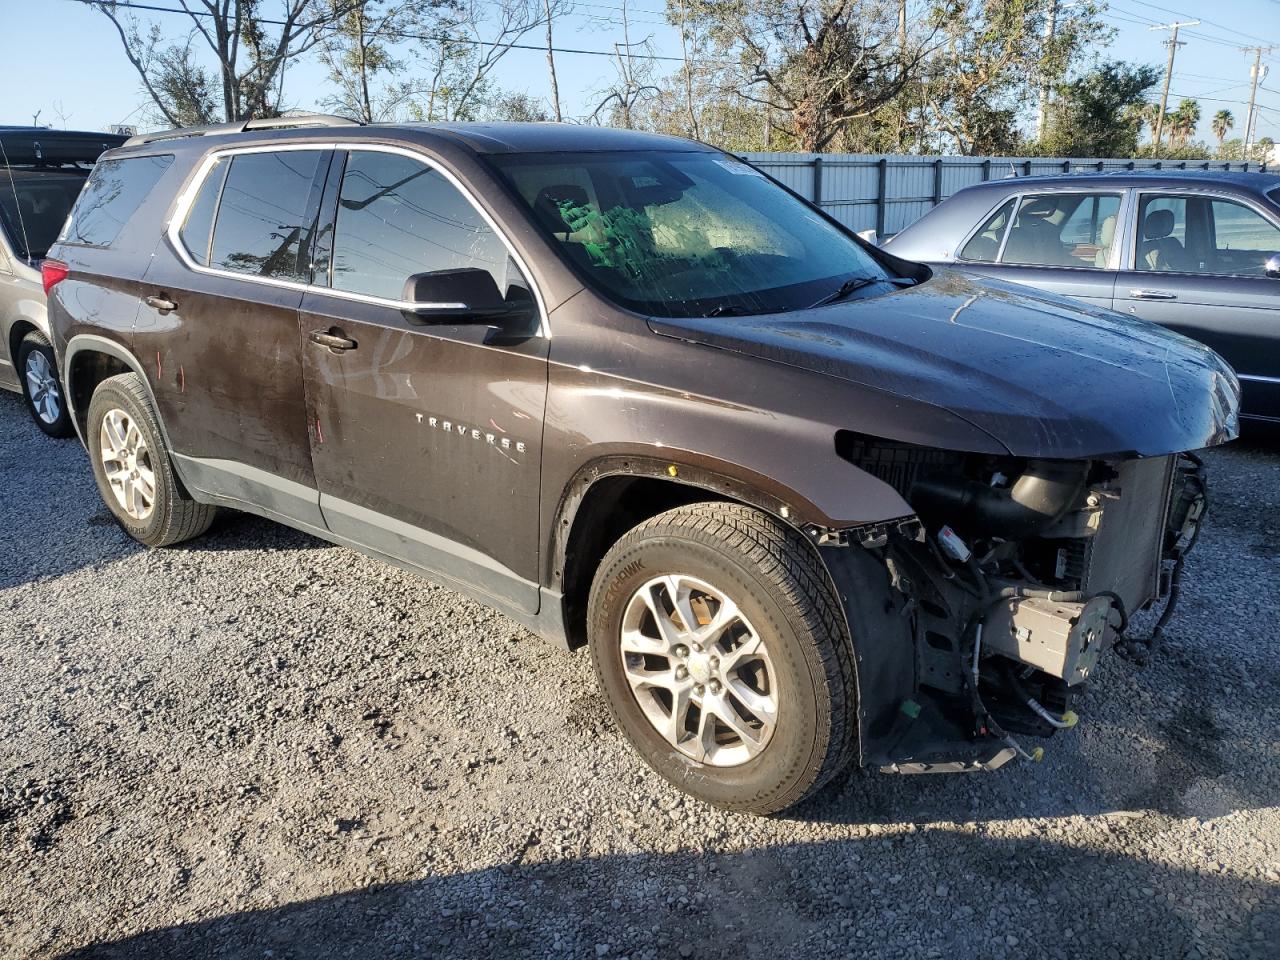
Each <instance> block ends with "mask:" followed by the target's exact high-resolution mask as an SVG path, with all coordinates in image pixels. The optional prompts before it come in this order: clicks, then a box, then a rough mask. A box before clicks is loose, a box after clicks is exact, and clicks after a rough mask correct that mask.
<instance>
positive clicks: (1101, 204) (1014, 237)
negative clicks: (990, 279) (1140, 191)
mask: <svg viewBox="0 0 1280 960" xmlns="http://www.w3.org/2000/svg"><path fill="white" fill-rule="evenodd" d="M1119 212H1120V195H1119V194H1115V193H1045V194H1035V195H1032V196H1027V197H1023V198H1022V202H1021V203H1020V204H1019V205H1018V212H1017V214H1016V215H1015V216H1014V218H1013V226H1012V227H1010V229H1009V239H1008V240H1006V241H1005V247H1004V255H1003V256H1002V257H1001V262H1002V263H1017V264H1026V265H1031V266H1046V267H1105V266H1106V265H1107V263H1108V260H1109V258H1110V255H1111V245H1112V243H1113V242H1114V241H1115V232H1116V217H1117V215H1118V214H1119Z"/></svg>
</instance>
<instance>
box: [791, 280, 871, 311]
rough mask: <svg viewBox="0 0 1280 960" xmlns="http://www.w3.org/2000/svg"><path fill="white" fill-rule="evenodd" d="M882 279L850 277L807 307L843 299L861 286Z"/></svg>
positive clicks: (866, 285) (821, 305) (811, 307)
mask: <svg viewBox="0 0 1280 960" xmlns="http://www.w3.org/2000/svg"><path fill="white" fill-rule="evenodd" d="M883 279H884V278H883V277H850V278H849V279H848V280H846V281H845V282H844V283H842V284H840V286H839V287H838V288H837V289H836V290H834V291H833V292H831V293H829V294H827V295H826V296H825V297H823V298H822V299H821V300H818V301H817V302H816V303H811V304H809V309H810V310H812V309H813V308H814V307H825V306H826V305H827V304H828V303H835V302H836V301H837V300H843V299H844V298H845V297H847V296H848V295H849V294H851V293H853V291H855V290H861V289H862V288H863V287H868V286H870V285H871V284H873V283H879V282H880V281H881V280H883Z"/></svg>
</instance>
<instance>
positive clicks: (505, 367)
mask: <svg viewBox="0 0 1280 960" xmlns="http://www.w3.org/2000/svg"><path fill="white" fill-rule="evenodd" d="M343 159H344V158H343V157H342V156H341V155H340V156H339V158H338V161H337V162H335V165H334V171H333V173H332V174H331V175H330V183H329V188H328V189H327V191H326V197H325V203H324V208H323V209H324V212H323V213H322V221H321V222H322V224H323V225H322V228H321V230H320V232H319V238H320V240H319V243H318V245H317V255H316V274H315V281H314V282H315V286H314V287H313V288H312V289H311V290H309V291H308V292H307V294H306V295H305V296H304V298H303V302H302V313H301V321H302V337H303V342H304V347H303V349H304V365H305V371H306V385H307V402H308V409H309V414H310V417H311V450H312V461H313V463H314V465H315V472H316V480H317V484H318V486H319V490H320V504H321V509H322V510H323V513H324V517H325V521H326V522H327V524H328V526H329V529H330V530H331V531H333V532H334V533H335V534H337V535H338V536H340V537H343V538H345V539H348V540H350V541H353V542H355V543H357V544H359V545H361V546H363V547H365V548H367V549H372V550H374V551H376V552H378V553H381V554H384V555H386V556H389V557H392V558H394V559H397V560H400V561H403V562H407V563H409V564H411V565H413V566H415V567H417V568H420V569H422V570H425V571H427V572H429V573H433V574H436V575H438V576H440V577H442V578H444V579H447V580H452V581H454V582H455V583H457V584H460V585H461V586H463V587H469V588H471V589H472V590H474V591H477V592H480V593H482V594H485V595H487V596H490V597H493V598H495V599H497V600H499V601H502V602H505V603H506V604H508V605H510V606H512V607H514V608H516V609H518V610H522V611H525V612H528V613H534V612H536V611H537V609H538V584H537V581H538V484H539V473H540V469H541V455H542V420H543V412H544V406H545V403H546V385H547V345H548V341H547V340H546V339H545V337H543V336H542V335H540V332H539V331H540V324H539V323H538V320H537V319H536V318H535V319H534V320H532V321H527V322H526V325H527V327H528V328H527V329H500V328H497V327H494V326H490V325H487V324H485V323H480V322H477V323H460V322H458V321H457V319H456V318H451V319H450V320H449V321H448V322H429V321H427V320H426V318H424V317H422V316H418V315H415V314H413V313H410V312H406V311H405V310H404V309H403V307H404V299H405V281H406V280H407V279H408V278H409V277H410V276H411V275H414V274H419V273H427V272H431V271H436V270H454V269H460V268H479V269H483V270H487V271H489V272H490V273H491V274H492V275H493V277H494V279H495V281H496V282H497V284H498V286H499V289H500V290H502V291H504V292H505V293H506V295H507V296H508V298H511V299H529V298H531V296H532V292H531V290H530V288H529V285H528V282H527V281H526V280H525V278H524V276H523V275H522V273H521V271H520V269H519V267H518V266H517V265H516V263H515V260H514V259H513V256H512V254H511V252H510V251H509V249H508V247H507V246H506V244H505V243H504V241H503V240H502V238H501V237H500V236H499V235H498V233H497V232H496V231H495V230H494V228H493V227H492V226H491V225H490V223H489V222H488V221H486V219H485V218H484V217H483V216H482V215H481V214H480V213H479V212H478V211H477V209H476V207H475V206H474V205H473V204H472V203H471V202H470V201H469V200H468V198H467V197H466V196H465V195H464V194H463V193H462V191H461V190H459V188H458V187H456V186H454V184H453V183H452V182H450V180H449V179H448V178H446V177H445V176H444V175H443V174H441V173H440V172H439V171H437V170H436V169H435V168H433V167H432V166H430V165H429V164H427V163H426V162H425V161H424V160H423V159H420V158H418V157H417V156H412V155H408V154H406V153H404V152H401V151H393V150H390V149H387V150H376V149H367V148H366V149H352V150H351V151H350V152H348V153H347V154H346V156H345V164H344V163H343Z"/></svg>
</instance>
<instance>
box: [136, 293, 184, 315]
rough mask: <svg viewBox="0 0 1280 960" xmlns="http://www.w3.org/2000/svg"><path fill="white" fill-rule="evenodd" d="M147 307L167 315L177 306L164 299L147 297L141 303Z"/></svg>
mask: <svg viewBox="0 0 1280 960" xmlns="http://www.w3.org/2000/svg"><path fill="white" fill-rule="evenodd" d="M143 303H145V304H146V305H147V306H148V307H154V308H155V309H157V310H159V311H160V312H161V313H168V312H169V311H170V310H177V309H178V305H177V304H176V303H174V302H173V301H172V300H166V299H165V298H164V297H147V299H146V300H144V301H143Z"/></svg>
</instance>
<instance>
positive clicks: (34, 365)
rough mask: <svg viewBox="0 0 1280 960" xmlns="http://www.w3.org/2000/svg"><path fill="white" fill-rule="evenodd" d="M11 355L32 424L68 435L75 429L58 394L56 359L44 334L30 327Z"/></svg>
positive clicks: (57, 433)
mask: <svg viewBox="0 0 1280 960" xmlns="http://www.w3.org/2000/svg"><path fill="white" fill-rule="evenodd" d="M15 359H17V361H18V375H19V376H20V377H21V379H22V396H23V397H24V398H25V399H26V401H27V412H28V413H30V414H31V419H32V420H34V421H35V422H36V426H37V427H39V428H40V429H41V430H43V431H44V432H45V433H47V434H48V435H49V436H51V437H59V438H61V437H69V436H71V435H72V434H73V433H75V427H74V426H73V425H72V423H71V414H70V413H69V412H68V411H67V405H66V403H65V402H64V401H63V398H62V385H61V384H60V383H58V360H57V358H56V357H55V356H54V355H53V347H52V346H51V345H50V344H49V341H48V340H47V339H46V338H45V336H44V334H42V333H37V332H36V331H34V330H33V331H32V332H31V333H28V334H27V335H26V337H24V338H23V340H22V343H20V344H19V345H18V356H17V357H16V358H15Z"/></svg>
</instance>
